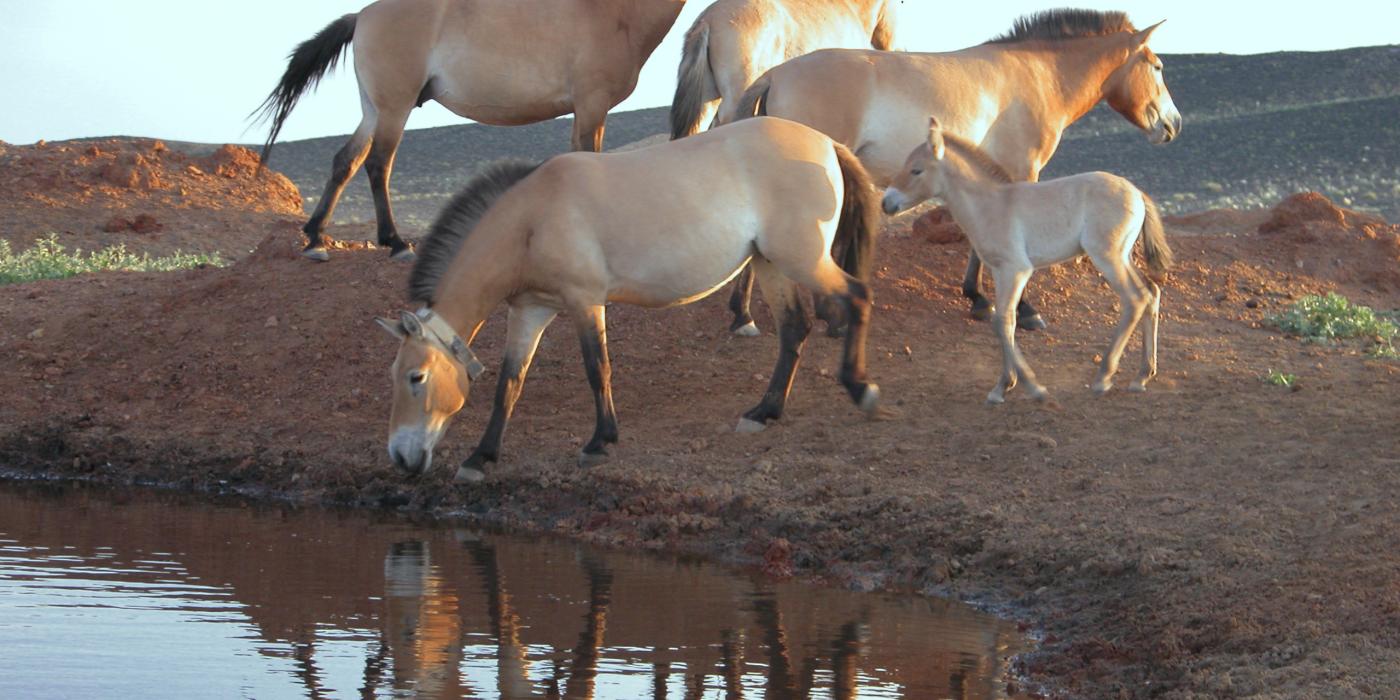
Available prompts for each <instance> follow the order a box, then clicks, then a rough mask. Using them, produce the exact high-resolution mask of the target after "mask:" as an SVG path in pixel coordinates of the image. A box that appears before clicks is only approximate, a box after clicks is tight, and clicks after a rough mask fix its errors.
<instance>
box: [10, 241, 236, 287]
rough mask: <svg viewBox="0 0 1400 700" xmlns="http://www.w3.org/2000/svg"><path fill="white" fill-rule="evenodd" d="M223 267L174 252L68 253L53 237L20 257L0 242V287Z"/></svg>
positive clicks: (120, 247) (214, 261)
mask: <svg viewBox="0 0 1400 700" xmlns="http://www.w3.org/2000/svg"><path fill="white" fill-rule="evenodd" d="M223 264H224V263H223V261H222V260H221V259H220V258H219V256H217V255H204V254H189V253H180V252H176V253H172V254H171V255H166V256H162V257H158V258H153V257H151V256H150V254H148V253H142V254H141V255H135V254H133V253H130V252H128V251H127V249H126V246H123V245H117V246H113V247H111V248H107V249H104V250H99V251H94V252H91V253H87V254H84V253H83V251H82V250H81V249H75V250H74V251H73V252H72V253H69V252H68V251H67V250H64V248H63V245H62V244H60V243H59V242H58V236H57V235H54V234H50V235H49V236H48V237H47V238H43V239H40V240H38V241H35V242H34V245H33V246H32V247H30V248H29V249H28V250H25V251H23V252H20V253H15V252H14V251H13V250H12V249H11V247H10V242H9V241H4V240H0V284H14V283H17V282H32V281H34V280H49V279H62V278H64V277H72V276H74V275H80V274H83V273H85V272H101V271H103V270H125V271H129V272H169V271H172V270H188V269H191V268H197V267H205V266H214V267H222V266H223Z"/></svg>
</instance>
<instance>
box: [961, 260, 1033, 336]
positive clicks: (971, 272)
mask: <svg viewBox="0 0 1400 700" xmlns="http://www.w3.org/2000/svg"><path fill="white" fill-rule="evenodd" d="M962 295H963V297H965V298H967V299H970V300H971V301H972V317H973V318H975V319H977V320H978V321H986V320H989V319H991V318H992V317H993V316H995V315H996V307H994V306H992V302H991V301H990V300H988V299H987V297H986V296H984V295H983V294H982V260H981V259H980V258H978V257H977V251H975V250H974V251H971V252H969V253H968V257H967V272H966V273H965V274H963V285H962ZM1016 325H1017V326H1018V327H1019V328H1020V329H1021V330H1026V331H1039V330H1044V329H1045V328H1046V323H1045V319H1043V318H1041V317H1040V312H1039V311H1036V310H1035V307H1033V306H1031V303H1030V302H1028V301H1026V300H1025V297H1024V295H1022V298H1021V300H1020V301H1018V302H1016Z"/></svg>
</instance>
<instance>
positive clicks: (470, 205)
mask: <svg viewBox="0 0 1400 700" xmlns="http://www.w3.org/2000/svg"><path fill="white" fill-rule="evenodd" d="M540 165H541V164H540V163H533V162H530V161H525V160H518V159H506V160H498V161H495V162H493V163H490V164H488V165H487V166H486V167H484V168H482V169H481V171H480V172H478V173H477V174H476V175H475V176H473V177H472V179H471V180H469V181H468V182H467V184H466V186H465V187H463V188H462V189H461V191H459V192H458V193H457V194H456V195H453V197H452V199H451V200H449V201H448V203H447V206H445V207H443V208H442V211H441V212H439V213H438V216H437V220H436V221H434V222H433V226H432V228H431V229H429V230H428V237H427V238H426V239H424V241H423V243H422V245H420V246H419V248H418V259H417V261H416V262H414V263H413V272H411V273H410V274H409V276H408V300H409V301H417V302H422V303H424V304H432V303H433V302H435V301H436V300H437V299H436V296H437V287H438V282H440V281H441V280H442V276H443V275H444V274H446V272H447V268H448V267H449V266H451V265H452V260H453V259H454V258H456V257H457V251H458V250H460V249H461V248H462V241H465V240H466V239H467V236H469V235H471V232H472V231H473V230H474V229H475V228H476V225H477V223H478V222H480V221H481V217H483V216H485V215H486V212H487V211H488V210H489V209H490V208H491V205H492V204H494V203H495V202H496V200H497V199H499V198H500V196H501V195H503V194H505V193H506V191H507V190H509V189H510V188H511V187H512V186H514V185H515V183H517V182H520V181H521V180H523V179H525V178H526V177H527V176H528V175H529V174H530V173H533V172H535V168H538V167H540Z"/></svg>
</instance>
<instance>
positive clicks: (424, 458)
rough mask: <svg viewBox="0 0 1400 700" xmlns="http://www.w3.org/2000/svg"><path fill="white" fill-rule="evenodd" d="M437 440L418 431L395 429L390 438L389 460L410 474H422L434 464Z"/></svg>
mask: <svg viewBox="0 0 1400 700" xmlns="http://www.w3.org/2000/svg"><path fill="white" fill-rule="evenodd" d="M435 442H436V440H430V439H427V436H425V435H423V434H422V433H421V432H418V431H408V430H398V431H395V432H394V434H393V435H392V436H390V438H389V460H390V461H392V462H393V463H394V466H396V467H398V468H399V469H402V470H403V471H405V472H407V473H409V474H422V473H424V472H426V471H428V469H430V468H431V467H432V466H433V443H435Z"/></svg>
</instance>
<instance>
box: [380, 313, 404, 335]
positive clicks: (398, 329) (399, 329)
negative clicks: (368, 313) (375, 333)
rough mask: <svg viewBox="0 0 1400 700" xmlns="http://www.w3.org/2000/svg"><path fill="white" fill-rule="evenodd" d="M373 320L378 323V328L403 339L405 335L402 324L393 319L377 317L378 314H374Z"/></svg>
mask: <svg viewBox="0 0 1400 700" xmlns="http://www.w3.org/2000/svg"><path fill="white" fill-rule="evenodd" d="M374 322H375V323H377V324H379V327H380V328H383V329H384V330H386V331H388V332H389V335H392V336H394V337H395V338H398V339H399V340H403V339H404V338H405V337H406V336H405V334H404V332H403V326H400V325H399V324H398V323H396V322H394V321H390V320H389V319H387V318H379V317H378V316H376V317H375V318H374Z"/></svg>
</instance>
